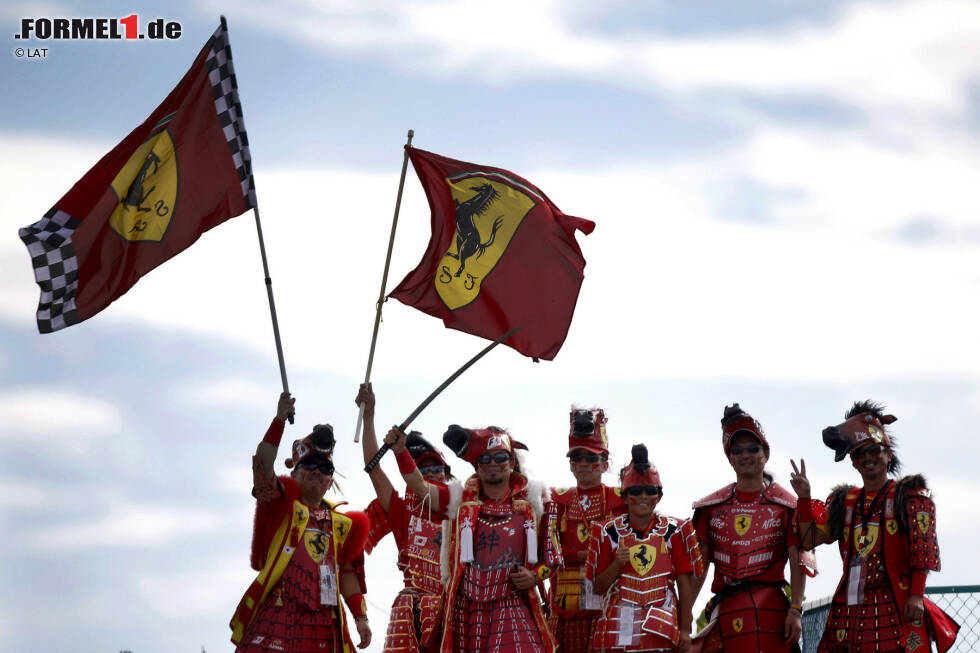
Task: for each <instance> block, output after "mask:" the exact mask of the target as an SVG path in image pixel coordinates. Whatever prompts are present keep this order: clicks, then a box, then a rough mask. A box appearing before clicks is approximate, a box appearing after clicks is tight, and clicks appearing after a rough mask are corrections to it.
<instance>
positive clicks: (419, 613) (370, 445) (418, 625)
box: [355, 383, 452, 653]
mask: <svg viewBox="0 0 980 653" xmlns="http://www.w3.org/2000/svg"><path fill="white" fill-rule="evenodd" d="M355 401H356V403H357V404H358V405H363V406H364V440H363V451H364V463H365V464H367V463H368V461H370V460H371V459H372V458H373V457H374V455H375V454H376V453H377V452H378V438H377V435H376V434H375V429H374V406H375V399H374V391H373V390H372V389H371V384H370V383H364V384H361V388H360V391H359V392H358V394H357V399H356V400H355ZM405 445H406V448H404V449H402V448H401V447H399V449H398V450H397V451H395V454H396V458H397V461H398V469H399V471H401V472H403V473H406V474H411V473H412V472H417V473H420V474H421V475H422V478H423V479H424V481H425V483H427V484H428V487H433V488H436V491H437V492H439V497H440V498H439V500H438V501H437V502H435V503H436V504H437V505H439V506H445V505H447V504H448V503H449V488H448V487H447V486H446V481H447V480H448V479H451V478H452V476H451V475H450V469H449V465H447V464H446V460H445V459H444V458H443V457H442V454H441V453H439V450H438V449H436V448H435V447H433V446H432V445H431V444H430V443H429V442H428V440H426V439H425V438H423V437H422V434H421V433H419V432H418V431H412V432H411V433H409V434H408V436H407V438H406V439H405ZM370 475H371V483H372V484H373V485H374V491H375V493H376V494H377V495H378V498H376V499H375V500H374V501H372V502H371V504H370V505H369V506H368V509H367V514H368V516H369V517H370V518H371V530H370V532H369V533H368V541H367V546H365V551H367V552H368V553H371V551H372V550H373V549H374V547H375V546H377V544H378V543H379V542H380V541H381V540H382V538H384V536H385V535H387V534H388V533H391V534H392V536H393V537H394V538H395V544H396V546H397V547H398V569H399V570H400V571H401V572H402V574H403V575H404V579H405V587H404V588H403V589H402V591H401V592H399V593H398V596H397V597H395V603H394V605H392V606H391V616H390V617H389V618H388V633H387V635H386V636H385V645H384V653H417V651H419V650H420V648H421V643H422V641H424V639H425V638H426V637H427V636H428V633H429V632H430V631H431V630H432V628H433V627H434V626H435V619H436V617H437V615H438V610H439V597H440V594H441V592H442V583H441V572H440V569H439V544H440V542H441V541H442V522H443V520H444V519H445V518H446V517H445V515H444V514H443V513H441V512H439V511H438V510H435V509H433V504H432V502H430V501H429V499H428V497H427V496H425V495H423V497H422V498H421V499H420V498H419V497H418V495H416V494H415V493H414V492H412V491H411V490H406V491H405V497H404V498H402V497H400V496H398V491H397V490H395V488H394V487H393V486H392V484H391V481H390V480H389V479H388V476H387V475H386V474H385V473H384V471H383V470H382V469H381V466H380V465H378V466H376V467H375V468H374V469H372V470H371V472H370Z"/></svg>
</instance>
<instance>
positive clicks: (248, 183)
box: [204, 16, 256, 209]
mask: <svg viewBox="0 0 980 653" xmlns="http://www.w3.org/2000/svg"><path fill="white" fill-rule="evenodd" d="M206 47H207V49H208V50H209V52H208V56H207V58H206V59H205V62H204V66H205V69H206V70H207V71H208V78H209V79H210V80H211V87H212V88H213V89H214V108H215V110H216V111H217V112H218V121H219V122H220V123H221V129H222V130H223V131H224V133H225V138H226V139H227V140H228V148H229V149H230V150H231V158H232V160H233V161H234V162H235V170H237V171H238V179H239V180H240V181H241V184H242V194H243V195H244V196H245V202H246V204H247V205H248V208H250V209H254V208H255V207H256V199H255V180H254V179H253V178H252V156H251V154H249V151H248V135H247V134H246V133H245V117H244V116H243V115H242V103H241V102H240V101H239V99H238V82H237V80H236V79H235V67H234V65H233V64H232V62H231V45H229V43H228V26H227V25H226V24H225V19H224V16H222V17H221V26H220V27H218V29H217V30H216V31H215V33H214V34H213V35H212V36H211V38H210V39H209V40H208V44H207V46H206Z"/></svg>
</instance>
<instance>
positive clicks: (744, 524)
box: [738, 517, 765, 531]
mask: <svg viewBox="0 0 980 653" xmlns="http://www.w3.org/2000/svg"><path fill="white" fill-rule="evenodd" d="M764 525H765V524H763V526H764ZM738 527H739V528H741V529H742V530H743V531H747V530H748V529H749V523H748V520H747V518H746V517H739V518H738Z"/></svg>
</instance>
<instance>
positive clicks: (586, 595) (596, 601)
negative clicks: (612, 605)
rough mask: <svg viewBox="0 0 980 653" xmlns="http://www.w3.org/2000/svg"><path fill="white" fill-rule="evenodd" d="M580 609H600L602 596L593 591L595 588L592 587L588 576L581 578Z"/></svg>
mask: <svg viewBox="0 0 980 653" xmlns="http://www.w3.org/2000/svg"><path fill="white" fill-rule="evenodd" d="M582 609H583V610H601V609H602V597H601V596H599V595H598V594H596V593H595V590H593V588H592V581H590V580H589V579H588V578H583V579H582Z"/></svg>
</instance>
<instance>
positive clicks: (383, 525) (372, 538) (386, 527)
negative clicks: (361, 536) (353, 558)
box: [364, 499, 391, 553]
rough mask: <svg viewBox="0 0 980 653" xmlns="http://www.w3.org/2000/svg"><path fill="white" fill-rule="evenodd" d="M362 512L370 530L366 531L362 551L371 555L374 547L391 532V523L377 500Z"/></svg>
mask: <svg viewBox="0 0 980 653" xmlns="http://www.w3.org/2000/svg"><path fill="white" fill-rule="evenodd" d="M364 512H365V513H366V514H367V516H368V519H369V520H370V521H371V528H370V530H369V531H368V536H367V542H366V543H365V544H364V551H365V552H366V553H371V552H372V551H374V547H376V546H378V543H379V542H381V540H383V539H384V537H385V535H387V534H388V533H390V532H391V522H390V521H389V520H388V515H387V514H386V513H385V511H384V508H382V507H381V501H379V500H378V499H374V500H373V501H372V502H371V503H369V504H368V507H367V508H366V509H365V510H364Z"/></svg>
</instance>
